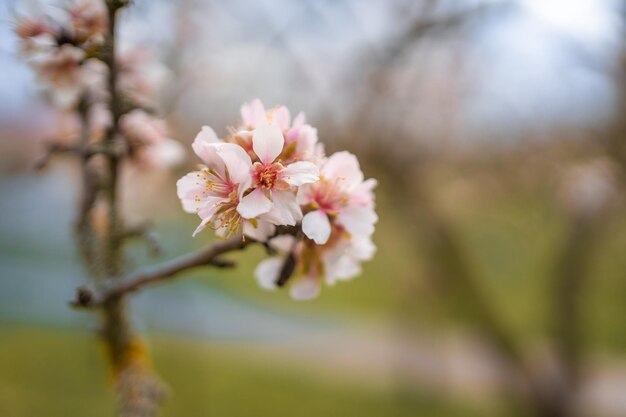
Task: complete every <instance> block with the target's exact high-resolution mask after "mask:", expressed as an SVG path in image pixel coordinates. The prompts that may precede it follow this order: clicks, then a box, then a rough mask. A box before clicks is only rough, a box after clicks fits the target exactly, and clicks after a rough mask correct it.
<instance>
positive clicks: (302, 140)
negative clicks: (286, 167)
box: [296, 125, 318, 158]
mask: <svg viewBox="0 0 626 417" xmlns="http://www.w3.org/2000/svg"><path fill="white" fill-rule="evenodd" d="M317 140H318V139H317V129H315V128H314V127H311V126H310V125H304V126H303V127H302V129H300V135H299V136H298V142H297V148H296V151H297V153H298V154H299V155H302V156H303V157H305V158H311V157H312V156H313V154H314V153H315V145H316V144H317Z"/></svg>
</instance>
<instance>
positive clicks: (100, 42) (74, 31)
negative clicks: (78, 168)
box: [15, 0, 184, 166]
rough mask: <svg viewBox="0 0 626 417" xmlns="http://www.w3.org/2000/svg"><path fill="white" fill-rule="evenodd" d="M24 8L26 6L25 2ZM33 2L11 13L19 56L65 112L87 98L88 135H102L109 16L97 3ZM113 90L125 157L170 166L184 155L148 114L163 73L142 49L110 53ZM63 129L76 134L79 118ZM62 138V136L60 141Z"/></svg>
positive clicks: (107, 122) (107, 116)
mask: <svg viewBox="0 0 626 417" xmlns="http://www.w3.org/2000/svg"><path fill="white" fill-rule="evenodd" d="M29 6H30V7H29ZM41 6H42V5H39V4H37V2H35V1H30V2H24V3H22V4H21V5H20V7H19V8H18V10H17V11H16V16H15V33H16V34H17V36H18V37H19V39H20V47H21V48H20V49H21V53H22V55H23V56H24V58H25V59H26V61H27V62H28V64H29V65H30V66H31V67H32V68H33V69H34V71H35V73H36V74H37V81H38V83H39V85H40V87H41V89H42V90H43V92H44V94H45V95H46V96H47V97H48V98H49V99H50V100H51V101H52V103H53V104H54V105H55V107H57V108H58V109H60V110H61V111H62V112H63V114H64V115H65V117H67V115H68V114H69V115H73V116H74V117H75V116H76V115H75V114H74V113H75V110H76V109H77V108H78V106H79V105H81V103H82V104H84V103H88V108H89V111H88V116H87V117H88V124H89V130H90V140H91V141H95V142H97V141H98V140H100V139H101V138H102V137H104V135H105V133H106V131H107V130H108V129H109V128H110V126H111V123H112V117H111V113H110V111H109V105H108V103H109V100H110V91H109V88H110V85H109V83H108V79H109V68H108V66H107V64H106V62H105V61H106V60H105V53H106V48H107V45H106V39H107V36H108V34H109V17H108V16H109V15H108V9H107V7H106V3H105V2H104V1H103V0H68V1H64V2H62V3H60V4H55V5H52V7H49V8H48V9H49V10H48V13H47V14H46V13H43V12H41V10H46V9H45V8H43V7H41ZM115 60H116V70H117V79H116V81H117V90H116V93H117V94H118V95H119V96H120V97H121V99H120V101H121V105H122V106H123V107H124V108H123V109H121V111H122V113H124V114H123V115H122V117H121V119H120V132H121V133H122V135H123V136H124V138H125V139H126V143H127V144H128V148H129V155H130V156H131V160H132V161H134V162H137V163H140V164H142V165H149V166H170V165H173V164H177V163H179V162H181V161H182V160H183V158H184V150H183V148H182V146H181V145H180V144H179V143H178V142H176V141H175V140H173V139H171V138H169V136H168V132H167V128H166V124H165V121H164V120H161V119H159V118H158V117H156V116H154V115H153V111H152V110H153V109H154V107H155V106H156V103H155V102H156V92H157V90H158V86H159V84H160V82H161V81H163V73H164V71H163V70H161V69H160V68H161V67H160V66H159V65H158V64H157V63H156V62H154V61H151V60H149V56H148V54H147V53H146V52H145V50H143V49H135V50H127V51H122V52H121V53H118V54H117V56H116V57H115ZM70 126H71V127H72V129H67V126H66V130H69V131H64V132H63V133H64V135H65V136H67V137H69V140H77V138H78V136H79V135H80V126H79V124H78V123H73V124H71V125H70ZM65 139H68V138H65Z"/></svg>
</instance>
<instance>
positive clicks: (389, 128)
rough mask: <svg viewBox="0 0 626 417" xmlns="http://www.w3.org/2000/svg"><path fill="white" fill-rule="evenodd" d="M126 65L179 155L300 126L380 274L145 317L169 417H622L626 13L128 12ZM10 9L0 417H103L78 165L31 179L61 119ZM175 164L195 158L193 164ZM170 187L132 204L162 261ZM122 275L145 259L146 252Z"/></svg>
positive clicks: (158, 179) (137, 187) (149, 303)
mask: <svg viewBox="0 0 626 417" xmlns="http://www.w3.org/2000/svg"><path fill="white" fill-rule="evenodd" d="M133 3H134V4H133V5H132V7H131V8H129V9H128V10H125V11H124V12H123V14H122V16H121V22H120V25H119V27H120V39H121V42H122V48H124V47H125V45H124V43H127V44H128V45H127V46H128V47H131V46H133V45H135V46H136V45H140V46H142V47H143V46H145V47H146V48H148V49H149V50H150V51H151V53H152V54H153V56H155V57H156V58H157V59H158V60H161V62H163V63H164V67H163V68H162V75H163V77H164V80H165V82H164V84H163V85H164V89H163V94H162V97H161V110H162V111H163V113H164V114H166V115H167V119H168V121H169V122H170V124H171V126H172V128H173V129H172V130H173V131H172V137H174V138H176V139H178V140H180V141H181V142H182V143H184V144H185V145H186V146H187V147H188V145H189V144H190V143H191V141H192V140H193V138H194V136H195V134H196V133H197V132H198V131H199V129H200V127H201V126H202V125H205V124H207V125H211V126H212V127H214V128H215V130H216V131H217V133H218V134H220V135H223V134H225V133H226V126H229V125H233V124H235V123H236V121H237V120H238V117H239V114H238V112H239V106H240V105H241V104H242V103H243V102H245V101H249V100H251V99H252V98H255V97H259V98H261V99H262V100H263V101H264V103H265V104H266V105H268V106H271V105H273V104H284V105H286V106H287V107H288V108H289V109H291V111H292V114H295V113H297V112H298V111H300V110H302V111H304V112H305V113H306V115H307V119H308V121H309V122H310V123H311V124H312V125H313V126H315V127H317V128H318V130H319V136H320V140H321V141H322V142H324V143H325V144H326V148H327V151H328V152H329V153H330V152H333V151H337V150H343V149H347V150H349V151H351V152H353V153H355V154H356V155H357V156H358V157H359V159H360V161H361V164H362V168H363V171H364V172H365V175H366V177H375V178H377V179H378V180H379V182H380V185H379V187H378V188H377V199H378V213H379V216H380V222H379V224H378V226H377V230H376V233H375V235H374V241H375V243H376V244H377V246H378V253H377V255H376V257H375V258H374V260H372V261H371V262H369V263H366V264H365V265H364V273H363V275H362V276H360V277H358V278H357V279H355V280H354V281H353V282H350V283H340V284H339V285H337V286H335V287H333V288H328V287H326V288H324V289H323V292H322V295H321V297H320V298H319V299H317V300H315V301H311V302H302V303H298V302H294V301H292V300H290V299H289V297H288V294H287V293H286V292H270V293H268V292H264V291H262V290H260V289H259V288H257V284H256V283H255V281H254V278H253V270H254V267H255V265H256V264H257V263H258V261H259V260H261V259H262V258H263V256H264V254H263V251H262V250H261V249H259V248H252V249H249V250H247V251H246V252H245V253H239V254H236V255H234V256H233V258H234V259H236V260H237V261H238V262H239V267H238V268H236V269H234V270H228V271H224V270H215V269H209V268H207V269H201V270H194V271H191V272H188V273H187V274H186V275H185V277H184V278H182V279H178V280H176V281H175V282H171V283H167V284H164V285H161V286H158V287H155V288H150V289H149V290H147V291H145V292H143V293H142V294H140V295H137V296H134V298H133V303H132V310H133V317H134V320H135V322H136V325H137V326H138V327H139V328H140V329H141V330H142V332H143V334H144V335H145V336H146V339H147V340H148V341H149V345H150V347H151V350H152V353H153V356H154V363H155V367H156V369H157V371H158V372H159V374H160V375H161V376H162V377H163V379H164V380H165V381H166V382H167V384H168V400H167V403H166V405H165V408H164V411H163V415H164V416H184V415H189V416H218V415H224V416H232V417H235V416H251V415H273V416H277V417H278V416H292V415H297V416H314V415H316V416H317V415H323V414H331V415H344V416H352V415H358V416H361V417H365V416H383V415H384V416H414V415H425V416H464V417H467V416H555V417H564V416H574V415H576V416H594V417H598V416H599V417H602V416H606V417H612V416H615V417H618V416H626V320H625V319H626V256H625V255H626V210H625V209H626V207H625V206H624V197H625V187H624V184H625V183H624V181H625V179H626V113H625V111H626V66H625V65H626V38H625V37H624V31H625V30H626V29H625V23H626V9H624V5H623V4H622V2H620V1H618V0H576V1H571V0H570V1H567V0H518V1H513V0H510V1H508V0H500V1H478V0H477V1H471V0H464V1H459V0H457V1H452V0H450V1H446V0H420V1H417V0H387V1H381V0H367V1H363V0H341V1H338V0H335V1H332V0H306V1H298V2H294V1H288V0H258V1H254V2H252V1H247V0H233V1H221V2H218V1H211V0H207V1H200V0H181V1H177V2H169V1H164V0H158V1H147V0H136V1H134V2H133ZM15 6H16V2H15V1H12V0H5V1H4V2H3V4H2V5H1V6H0V20H1V21H0V57H1V58H0V74H2V76H1V77H0V167H1V168H0V175H1V176H0V346H1V347H0V415H2V416H11V417H21V416H39V415H46V416H64V417H65V416H84V415H89V416H109V415H112V414H113V410H114V407H115V402H114V400H113V394H112V393H111V390H110V387H109V385H110V381H109V379H108V378H109V377H108V373H107V370H106V369H105V368H104V365H103V361H102V356H103V355H102V352H101V350H100V348H99V342H98V341H97V339H96V338H95V337H94V331H95V329H96V325H97V321H96V320H95V317H93V316H91V315H90V314H89V313H83V312H78V311H74V310H72V309H71V308H70V307H68V305H67V302H68V300H70V299H71V298H72V296H73V294H74V290H75V288H76V287H77V286H79V285H81V284H83V283H84V282H85V281H84V280H85V272H84V270H83V269H82V267H81V266H80V263H79V257H78V255H77V253H76V250H75V248H74V245H73V240H72V232H71V231H72V223H73V219H74V216H75V212H76V200H77V190H78V189H79V187H80V179H79V176H78V164H77V162H76V161H73V160H72V159H71V157H67V158H66V157H59V158H56V159H55V160H54V161H53V163H52V164H51V165H50V166H49V167H48V168H47V169H46V170H45V171H44V172H40V173H36V172H35V171H34V170H33V164H34V162H35V160H37V158H38V157H39V156H41V153H42V152H43V148H42V143H43V142H44V141H46V140H50V139H51V138H54V137H56V136H58V135H59V132H60V131H62V130H63V128H64V123H65V121H64V118H63V117H62V116H61V115H59V114H58V113H56V112H55V110H54V109H53V108H52V107H50V106H48V105H47V104H46V103H45V102H44V101H43V100H42V99H41V98H40V94H39V92H38V91H37V86H36V82H35V77H34V74H33V72H32V71H31V70H30V69H29V68H28V67H27V66H26V64H25V63H24V62H23V60H22V59H21V58H20V56H19V53H18V41H17V38H16V36H15V35H14V34H13V32H12V30H13V26H12V23H11V19H12V13H13V10H14V7H15ZM188 149H190V148H188ZM195 163H196V161H195V158H194V156H193V155H192V154H191V152H189V155H188V163H187V165H186V166H182V167H180V168H179V169H178V171H175V172H170V173H166V172H155V171H152V170H145V171H142V170H140V169H129V170H127V171H126V173H125V176H124V178H123V183H124V195H125V196H126V198H125V199H124V207H125V212H126V213H127V216H128V218H129V219H130V220H131V221H143V220H148V219H149V220H151V221H152V222H153V224H154V225H155V228H156V230H157V231H158V233H159V235H160V239H161V242H162V245H163V247H164V257H165V258H171V257H174V256H177V255H180V254H183V253H185V252H187V251H189V250H192V249H194V248H200V247H203V246H205V245H207V244H209V243H210V240H211V236H210V234H209V233H206V234H201V235H200V236H198V237H196V238H194V239H192V238H191V233H192V232H193V230H194V228H195V226H196V223H197V218H196V217H195V216H191V215H188V214H185V213H184V212H183V211H182V210H181V208H180V205H179V204H180V203H179V201H178V199H177V198H176V190H175V181H176V179H177V178H178V177H180V176H182V175H183V174H184V173H185V172H187V170H188V169H189V168H190V167H192V166H193V165H194V164H195ZM129 250H130V251H131V255H130V256H129V265H128V266H129V268H130V269H132V270H134V269H137V268H139V267H141V266H142V265H148V264H151V263H155V262H158V259H153V258H151V257H150V254H149V251H147V250H146V248H145V247H144V246H142V245H141V244H137V245H136V246H133V247H131V248H130V249H129Z"/></svg>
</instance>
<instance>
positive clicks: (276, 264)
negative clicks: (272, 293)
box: [254, 258, 285, 290]
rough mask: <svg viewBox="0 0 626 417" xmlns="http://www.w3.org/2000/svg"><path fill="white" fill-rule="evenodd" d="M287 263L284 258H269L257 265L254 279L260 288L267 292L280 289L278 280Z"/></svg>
mask: <svg viewBox="0 0 626 417" xmlns="http://www.w3.org/2000/svg"><path fill="white" fill-rule="evenodd" d="M284 262H285V260H284V259H282V258H269V259H266V260H264V261H262V262H261V263H260V264H259V265H257V267H256V269H255V270H254V277H255V278H256V282H257V283H258V284H259V286H260V287H261V288H263V289H266V290H275V289H276V288H278V286H277V285H276V280H277V279H278V275H279V274H280V270H281V268H282V267H283V263H284Z"/></svg>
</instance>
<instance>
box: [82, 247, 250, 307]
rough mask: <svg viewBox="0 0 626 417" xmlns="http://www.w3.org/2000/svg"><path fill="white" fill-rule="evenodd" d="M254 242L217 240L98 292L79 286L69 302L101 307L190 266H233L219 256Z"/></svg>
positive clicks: (83, 305)
mask: <svg viewBox="0 0 626 417" xmlns="http://www.w3.org/2000/svg"><path fill="white" fill-rule="evenodd" d="M253 242H255V241H252V240H244V239H243V238H242V236H240V235H239V236H235V237H232V238H230V239H228V240H224V241H220V242H217V243H215V244H214V245H212V246H209V247H208V248H205V249H201V250H199V251H197V252H193V253H189V254H185V255H182V256H179V257H178V258H174V259H172V260H169V261H166V262H163V263H162V264H160V265H157V266H154V267H152V268H148V269H146V270H144V271H139V272H137V273H135V274H132V275H130V276H128V277H126V278H121V279H119V280H115V281H114V283H113V284H112V285H111V286H109V287H108V288H106V289H104V290H103V291H102V292H101V293H100V294H98V295H96V293H94V292H92V291H91V290H89V289H87V288H85V287H82V288H79V289H78V292H77V297H76V299H75V300H74V301H73V302H72V305H73V306H74V307H86V308H95V307H100V306H103V305H105V304H106V303H107V301H108V300H110V299H112V298H115V297H119V296H122V295H126V294H129V293H132V292H135V291H138V290H140V289H141V288H143V287H145V286H147V285H152V284H156V283H158V282H162V281H165V280H168V279H171V278H173V277H174V276H175V275H177V274H179V273H181V272H185V271H187V270H190V269H193V268H197V267H200V266H207V265H212V266H217V267H222V268H223V267H229V266H232V263H230V262H227V261H224V260H223V259H221V258H220V256H221V255H224V254H226V253H229V252H234V251H238V250H242V249H244V248H245V247H246V246H248V245H249V244H251V243H253Z"/></svg>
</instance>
